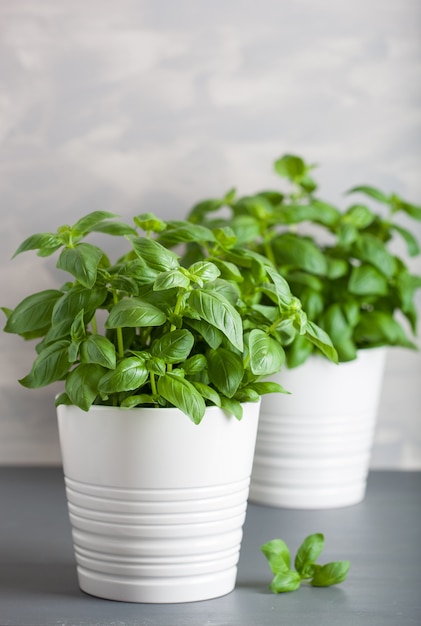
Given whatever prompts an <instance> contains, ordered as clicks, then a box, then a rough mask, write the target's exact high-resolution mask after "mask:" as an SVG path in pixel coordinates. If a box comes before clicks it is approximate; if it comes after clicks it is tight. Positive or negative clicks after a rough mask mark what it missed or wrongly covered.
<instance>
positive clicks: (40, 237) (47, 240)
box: [12, 233, 63, 259]
mask: <svg viewBox="0 0 421 626" xmlns="http://www.w3.org/2000/svg"><path fill="white" fill-rule="evenodd" d="M62 245H63V242H62V240H61V239H60V238H59V237H58V236H57V235H56V234H55V233H38V234H35V235H31V236H30V237H28V238H27V239H25V241H23V242H22V243H21V244H20V246H19V247H18V249H17V250H16V252H15V253H14V255H13V257H12V258H13V259H14V258H15V256H17V255H18V254H20V253H21V252H27V251H28V250H39V252H38V255H39V256H43V257H46V256H50V255H51V254H53V253H54V252H55V251H56V250H58V249H59V248H60V247H61V246H62Z"/></svg>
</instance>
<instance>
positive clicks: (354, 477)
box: [250, 348, 386, 509]
mask: <svg viewBox="0 0 421 626" xmlns="http://www.w3.org/2000/svg"><path fill="white" fill-rule="evenodd" d="M385 356H386V352H385V349H383V348H376V349H370V350H361V351H360V352H359V354H358V357H357V359H356V360H354V361H350V362H346V363H341V364H339V365H335V364H333V363H331V362H330V361H328V360H327V359H324V358H321V357H317V356H314V357H313V356H312V357H311V358H310V359H308V361H307V362H306V363H305V364H304V365H302V366H300V367H297V368H294V369H291V370H287V369H285V370H283V371H282V372H281V373H280V374H277V375H276V376H275V377H272V378H273V379H275V380H277V381H278V382H280V383H281V384H282V385H283V386H284V387H285V388H286V389H287V390H288V391H290V392H291V395H285V394H273V395H270V396H265V397H264V398H263V400H262V407H261V412H260V422H259V430H258V434H257V442H256V451H255V459H254V465H253V472H252V480H251V486H250V500H252V501H254V502H257V503H260V504H266V505H269V506H276V507H287V508H300V509H324V508H334V507H342V506H349V505H352V504H356V503H358V502H360V501H361V500H362V499H363V498H364V496H365V491H366V481H367V475H368V470H369V463H370V456H371V448H372V443H373V436H374V430H375V425H376V419H377V411H378V404H379V398H380V392H381V384H382V379H383V372H384V364H385Z"/></svg>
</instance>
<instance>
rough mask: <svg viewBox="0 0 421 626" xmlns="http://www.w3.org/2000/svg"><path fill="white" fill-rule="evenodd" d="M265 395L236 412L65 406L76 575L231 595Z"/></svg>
mask: <svg viewBox="0 0 421 626" xmlns="http://www.w3.org/2000/svg"><path fill="white" fill-rule="evenodd" d="M259 407H260V403H247V404H244V405H243V410H244V414H243V419H242V420H241V421H238V420H237V419H235V417H233V416H229V415H227V414H226V413H225V412H224V411H222V410H220V409H218V408H217V407H209V408H208V409H207V411H206V414H205V416H204V418H203V420H202V422H201V423H200V424H199V425H195V424H193V422H191V420H190V419H189V418H188V417H187V416H186V415H184V414H183V413H182V412H180V411H179V410H178V409H175V408H167V409H159V408H152V409H148V408H141V409H126V410H124V409H118V408H116V409H115V408H112V407H101V406H94V407H92V408H91V409H90V410H89V412H84V411H81V410H80V409H78V408H77V407H75V406H64V405H61V406H59V407H58V408H57V414H58V424H59V434H60V445H61V451H62V458H63V469H64V475H65V482H66V492H67V498H68V507H69V514H70V521H71V524H72V534H73V542H74V548H75V554H76V561H77V570H78V579H79V584H80V587H81V589H82V590H83V591H86V592H87V593H89V594H91V595H95V596H99V597H102V598H108V599H112V600H121V601H125V602H155V603H169V602H190V601H196V600H205V599H209V598H214V597H217V596H221V595H225V594H227V593H229V592H230V591H232V590H233V588H234V586H235V581H236V574H237V561H238V558H239V551H240V544H241V539H242V526H243V523H244V519H245V513H246V506H247V497H248V491H249V482H250V474H251V468H252V463H253V453H254V447H255V440H256V433H257V425H258V416H259Z"/></svg>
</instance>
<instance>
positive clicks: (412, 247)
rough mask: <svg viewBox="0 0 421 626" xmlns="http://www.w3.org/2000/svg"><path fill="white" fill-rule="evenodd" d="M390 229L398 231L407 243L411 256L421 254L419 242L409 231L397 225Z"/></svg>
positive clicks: (391, 226)
mask: <svg viewBox="0 0 421 626" xmlns="http://www.w3.org/2000/svg"><path fill="white" fill-rule="evenodd" d="M390 228H391V229H392V230H396V232H397V233H399V234H400V236H401V237H402V238H403V240H404V241H405V243H406V247H407V250H408V254H409V256H417V254H419V253H420V246H419V243H418V240H417V239H416V237H414V235H413V234H412V233H411V232H410V231H409V230H407V229H406V228H403V227H402V226H398V225H397V224H391V225H390Z"/></svg>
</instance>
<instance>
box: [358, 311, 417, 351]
mask: <svg viewBox="0 0 421 626" xmlns="http://www.w3.org/2000/svg"><path fill="white" fill-rule="evenodd" d="M355 340H356V341H357V342H358V343H359V344H360V345H362V346H365V345H369V346H370V345H371V346H376V345H391V346H402V347H405V348H412V349H414V348H415V346H414V344H413V343H412V342H411V341H410V340H409V339H408V338H407V336H406V334H405V331H404V329H403V328H402V326H401V325H400V324H399V322H398V321H397V320H395V319H394V318H393V315H392V314H390V313H386V312H384V311H364V312H362V314H361V317H360V321H359V323H358V324H357V327H356V328H355Z"/></svg>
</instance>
